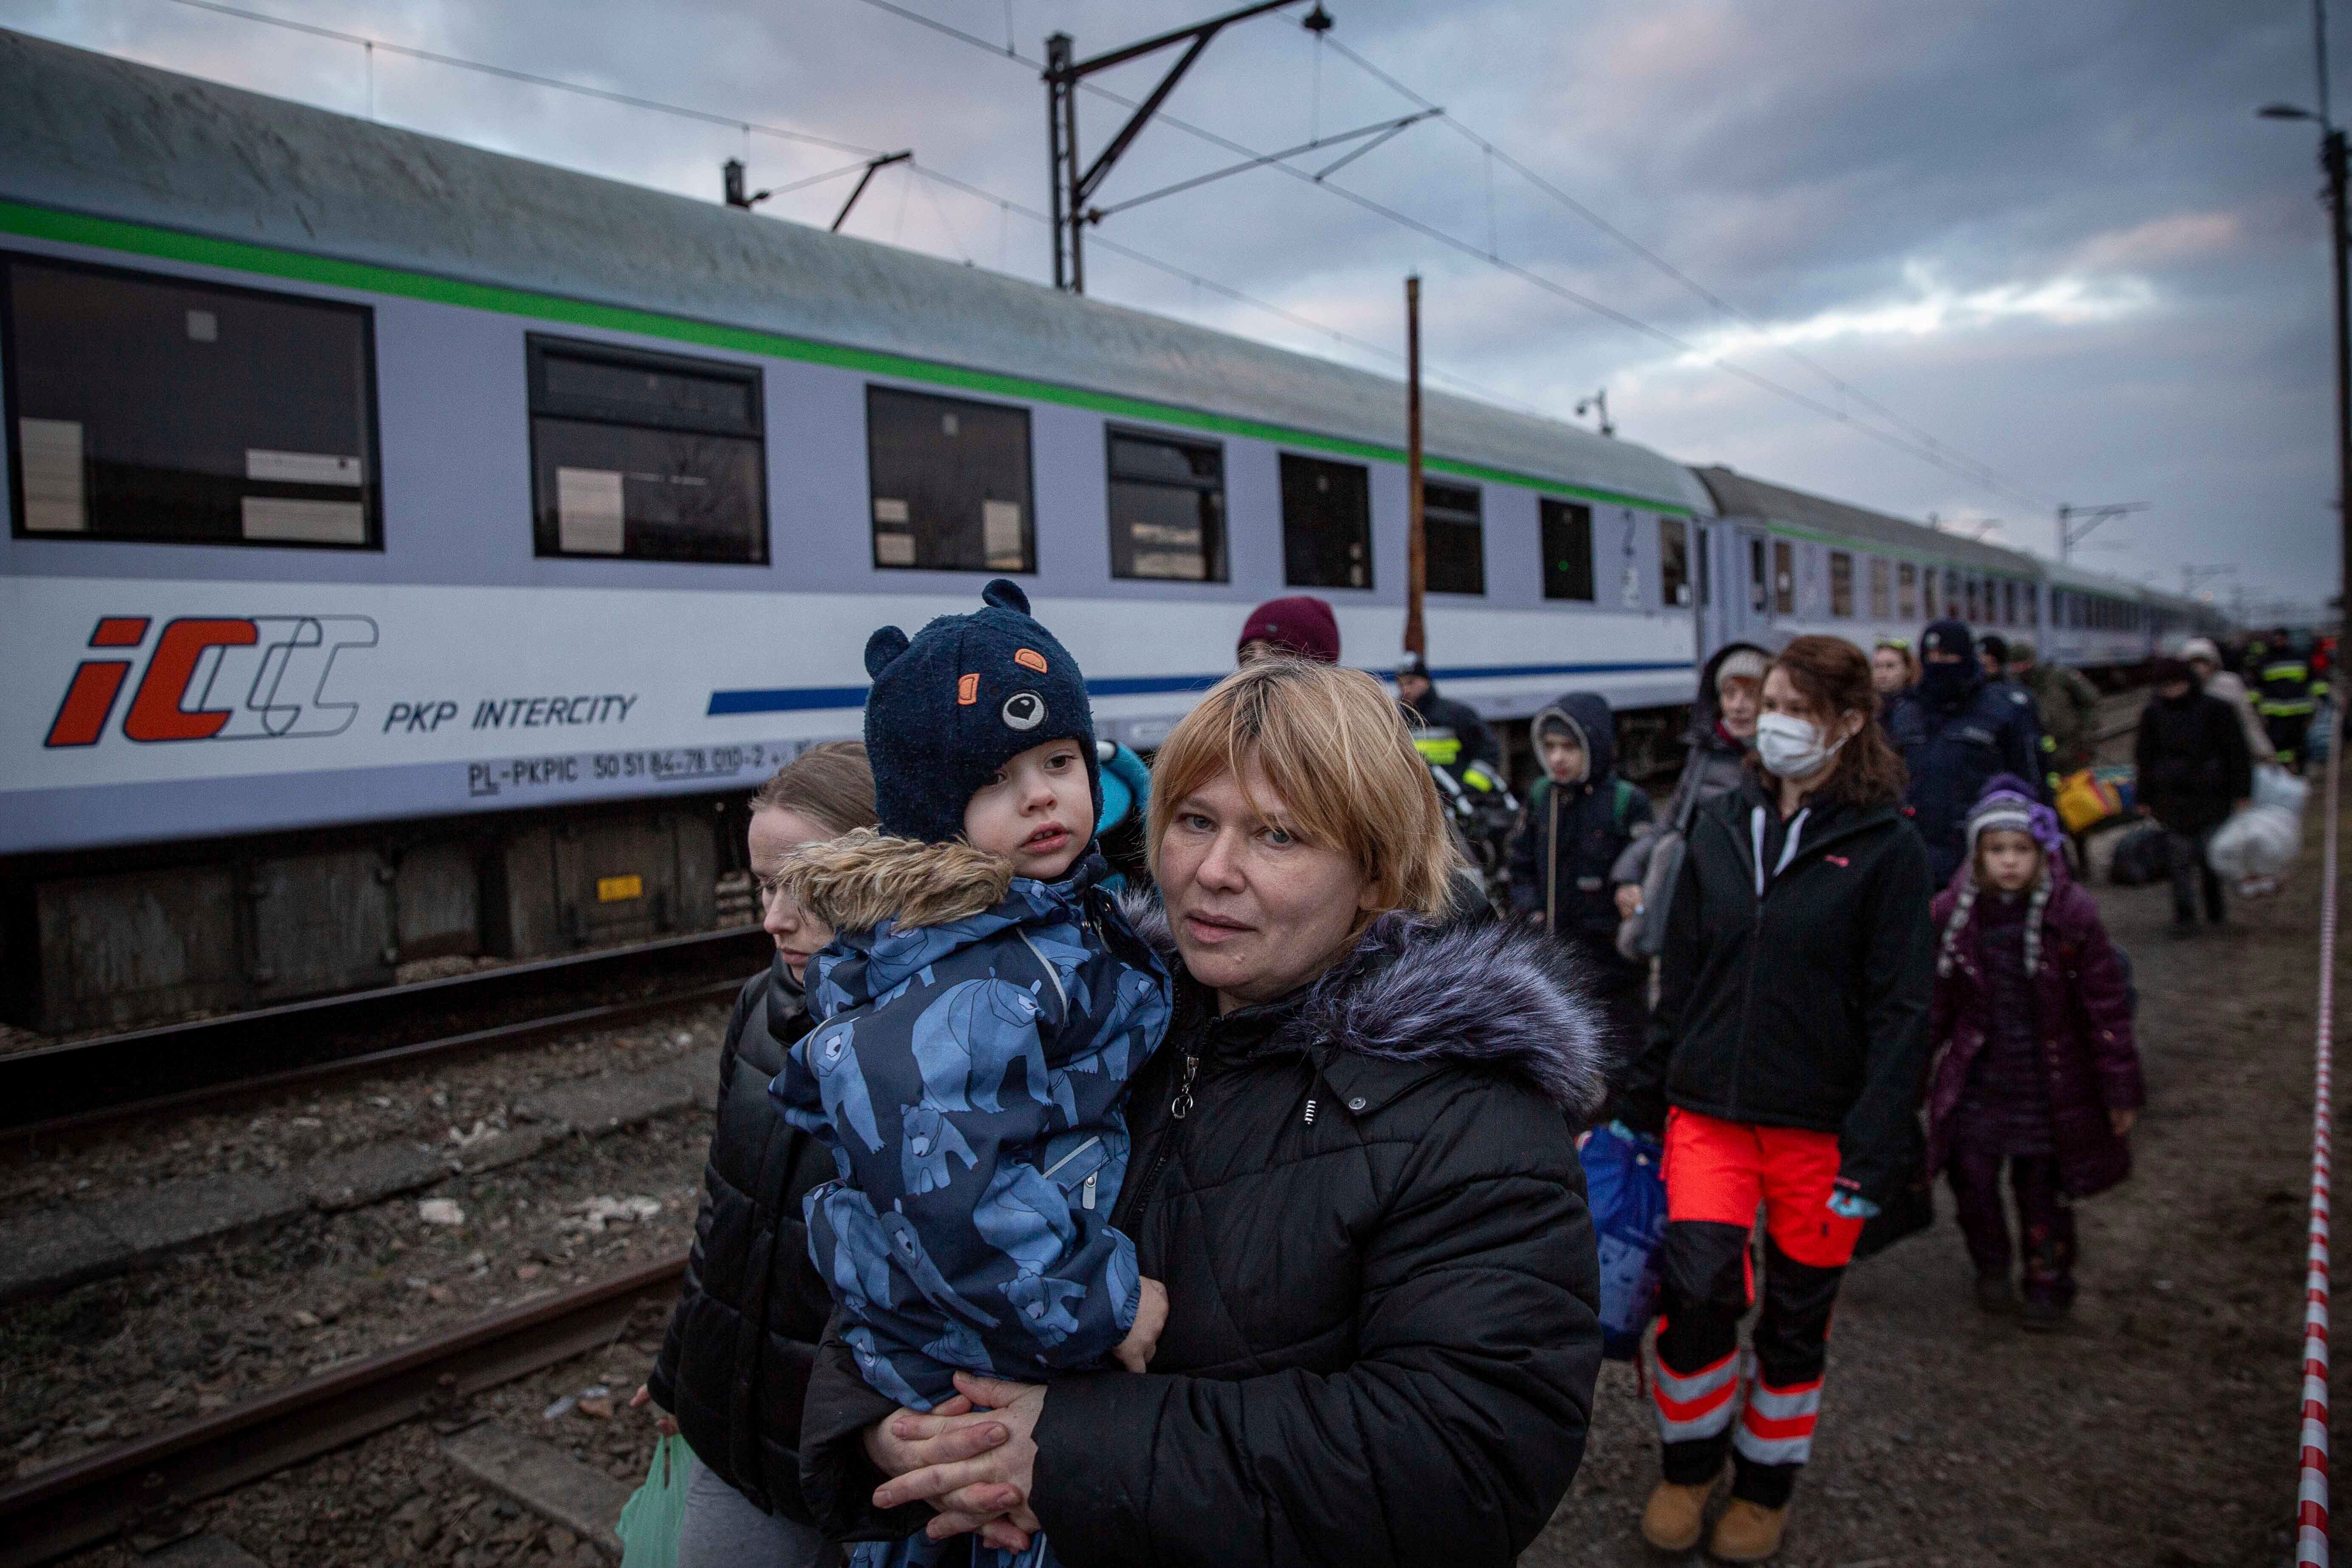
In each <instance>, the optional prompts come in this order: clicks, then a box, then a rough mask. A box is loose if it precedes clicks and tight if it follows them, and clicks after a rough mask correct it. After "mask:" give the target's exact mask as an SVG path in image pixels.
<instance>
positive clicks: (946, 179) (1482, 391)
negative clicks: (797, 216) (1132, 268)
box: [908, 159, 1551, 419]
mask: <svg viewBox="0 0 2352 1568" xmlns="http://www.w3.org/2000/svg"><path fill="white" fill-rule="evenodd" d="M908 167H909V168H911V169H912V170H913V171H914V172H915V173H916V174H920V175H922V176H923V177H924V178H925V179H928V180H933V181H936V182H938V183H939V184H943V185H946V186H949V187H950V188H951V189H954V190H958V191H961V192H963V193H964V194H965V195H971V196H976V197H978V198H980V199H981V200H982V201H988V202H993V203H995V204H996V206H997V208H998V210H999V211H1000V212H1001V213H1003V215H1005V216H1011V215H1012V214H1014V213H1018V214H1020V215H1021V216H1023V217H1025V218H1028V219H1029V220H1031V221H1032V222H1034V223H1041V224H1048V225H1050V224H1051V223H1052V222H1053V221H1054V220H1053V218H1052V216H1050V215H1048V214H1046V213H1043V212H1040V211H1038V210H1037V209H1036V208H1035V207H1033V206H1029V205H1026V204H1024V203H1022V202H1016V201H1014V200H1013V198H1011V197H1010V196H1003V195H998V194H997V193H995V192H994V191H992V190H989V189H988V188H986V187H985V186H982V185H975V184H972V183H971V181H969V180H961V179H958V178H957V177H956V176H955V175H953V174H946V173H943V172H941V171H940V170H938V169H934V168H931V167H930V166H929V165H928V164H926V163H923V162H922V160H920V159H915V160H913V161H912V162H911V163H909V164H908ZM1089 243H1092V244H1095V245H1098V246H1101V247H1103V248H1104V249H1106V250H1108V251H1111V252H1112V253H1113V254H1115V255H1118V256H1122V257H1125V258H1127V259H1128V260H1129V261H1133V262H1136V263H1137V264H1139V265H1140V266H1144V267H1149V268H1151V269H1152V270H1154V271H1156V272H1160V273H1164V274H1166V275H1167V276H1168V277H1171V278H1173V279H1177V280H1179V281H1180V282H1184V283H1189V284H1191V285H1192V287H1193V288H1194V289H1207V290H1209V291H1210V292H1211V293H1213V294H1216V295H1220V296H1222V297H1223V298H1225V299H1228V300H1233V301H1234V303H1236V304H1241V305H1247V306H1248V307H1250V308H1251V309H1252V310H1263V311H1265V313H1266V314H1268V315H1270V316H1276V317H1278V318H1280V319H1281V320H1283V321H1288V322H1290V323H1291V324H1292V325H1293V326H1297V327H1303V328H1305V329H1306V330H1307V331H1311V332H1313V333H1315V334H1316V335H1318V337H1328V338H1330V339H1331V340H1333V341H1334V342H1342V343H1346V344H1348V345H1349V347H1351V348H1357V349H1360V350H1362V351H1363V352H1364V353H1369V354H1373V355H1376V356H1378V357H1379V358H1381V359H1383V360H1389V361H1391V362H1393V363H1397V364H1402V363H1404V362H1405V356H1404V355H1403V354H1402V353H1398V352H1397V351H1396V350H1394V349H1391V348H1389V347H1387V346H1386V345H1384V344H1381V343H1376V342H1372V341H1371V340H1370V339H1369V338H1360V337H1358V336H1357V335H1356V334H1355V333H1353V332H1349V331H1342V330H1340V329H1339V328H1338V327H1334V326H1331V325H1328V323H1326V322H1322V321H1317V320H1315V318H1314V317H1312V316H1308V315H1304V314H1302V313H1300V312H1299V311H1297V310H1291V309H1289V308H1288V307H1287V306H1283V305H1277V304H1275V303H1274V302H1273V301H1272V300H1261V299H1259V298H1258V297H1257V296H1256V295H1254V294H1250V293H1247V292H1244V290H1242V289H1236V288H1234V286H1233V285H1232V284H1230V283H1221V282H1219V281H1217V280H1216V279H1213V278H1207V277H1203V276H1202V275H1201V274H1200V273H1197V272H1193V271H1191V270H1189V269H1188V268H1182V267H1180V266H1178V265H1177V264H1176V263H1174V262H1172V261H1166V260H1162V259H1161V258H1159V257H1156V256H1153V255H1151V254H1150V253H1149V252H1146V251H1142V250H1139V249H1137V248H1136V247H1133V246H1131V245H1123V244H1121V243H1120V242H1118V240H1115V239H1107V238H1104V237H1101V236H1099V235H1097V236H1096V237H1094V239H1093V240H1091V241H1090V242H1089ZM1422 373H1423V374H1424V375H1426V376H1428V377H1429V378H1430V379H1431V380H1433V381H1444V382H1446V383H1448V384H1452V385H1454V386H1457V387H1460V388H1461V389H1462V390H1463V391H1465V392H1467V393H1471V394H1474V395H1476V396H1479V397H1483V398H1486V399H1487V400H1489V401H1491V402H1494V403H1497V404H1501V405H1504V406H1506V407H1509V408H1512V409H1515V410H1517V412H1519V413H1521V414H1526V415H1528V416H1532V417H1535V418H1538V419H1549V418H1550V417H1551V416H1550V415H1549V414H1548V413H1546V412H1545V411H1544V410H1543V409H1541V408H1538V407H1537V406H1536V405H1533V404H1531V403H1528V402H1526V401H1524V400H1522V399H1519V398H1516V397H1513V396H1512V395H1510V394H1509V393H1507V392H1500V391H1497V390H1496V389H1495V388H1494V387H1491V386H1486V385H1484V384H1480V383H1478V382H1475V381H1472V380H1471V379H1469V378H1468V377H1467V376H1463V375H1456V374H1453V373H1451V372H1448V371H1443V370H1438V369H1434V368H1433V367H1432V366H1430V365H1429V364H1428V363H1426V362H1425V361H1424V363H1423V365H1422Z"/></svg>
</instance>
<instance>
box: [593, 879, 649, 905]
mask: <svg viewBox="0 0 2352 1568" xmlns="http://www.w3.org/2000/svg"><path fill="white" fill-rule="evenodd" d="M645 896H646V879H644V878H643V877H637V876H628V877H599V878H597V879H596V901H597V902H598V903H600V904H617V903H621V902H623V901H624V900H629V899H642V898H644V897H645Z"/></svg>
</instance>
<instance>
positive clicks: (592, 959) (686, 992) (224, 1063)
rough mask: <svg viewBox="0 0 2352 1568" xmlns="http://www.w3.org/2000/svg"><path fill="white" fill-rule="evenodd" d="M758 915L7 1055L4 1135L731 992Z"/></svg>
mask: <svg viewBox="0 0 2352 1568" xmlns="http://www.w3.org/2000/svg"><path fill="white" fill-rule="evenodd" d="M772 951H773V950H772V946H771V944H770V942H769V939H768V937H767V935H766V934H765V933H764V932H762V931H761V930H760V929H759V928H758V927H756V926H747V927H740V928H737V929H734V930H730V931H709V932H698V933H696V934H694V935H692V936H682V937H670V938H666V939H664V940H662V941H660V942H646V943H643V944H640V945H638V946H635V947H625V948H615V949H613V950H610V951H607V952H587V953H578V954H574V955H572V956H570V957H566V958H556V959H548V960H545V961H542V962H540V963H518V964H513V965H509V966H508V967H506V968H502V969H492V970H485V971H483V972H481V973H476V974H462V975H457V976H453V977H451V978H448V979H445V980H428V981H422V982H419V983H417V984H413V985H395V986H386V987H384V988H383V989H382V990H376V991H362V992H356V993H352V994H348V995H341V996H327V997H320V998H319V999H318V1000H316V1001H310V1002H297V1003H290V1004H289V1005H285V1006H281V1007H269V1008H264V1009H261V1010H258V1011H256V1012H250V1013H236V1014H231V1015H229V1016H225V1017H219V1018H200V1019H195V1020H193V1021H191V1022H188V1023H184V1024H170V1025H165V1026H161V1027H158V1028H152V1029H140V1030H135V1031H132V1032H130V1033H126V1034H121V1035H106V1036H100V1037H95V1038H92V1039H87V1040H71V1041H64V1042H60V1043H58V1044H57V1045H53V1046H42V1047H35V1048H34V1049H32V1050H27V1051H18V1052H16V1053H14V1054H11V1055H8V1056H5V1057H0V1133H13V1134H17V1135H20V1136H39V1135H47V1134H53V1133H61V1132H66V1131H73V1130H76V1129H79V1128H85V1127H89V1126H93V1125H96V1124H98V1123H100V1122H109V1121H121V1120H123V1119H126V1118H130V1117H134V1116H140V1115H145V1114H149V1113H152V1112H155V1111H161V1110H181V1109H184V1108H186V1107H189V1106H193V1105H197V1104H202V1103H205V1102H208V1101H212V1100H222V1099H226V1098H229V1097H232V1096H240V1095H247V1094H253V1093H266V1092H271V1091H275V1090H278V1089H287V1088H291V1087H294V1086H298V1085H301V1086H307V1085H310V1084H312V1083H316V1082H319V1081H321V1080H323V1079H329V1078H332V1077H338V1076H342V1075H345V1074H350V1073H355V1072H370V1071H376V1070H380V1069H382V1068H386V1067H392V1066H397V1065H400V1064H403V1063H406V1062H413V1061H418V1060H423V1059H425V1058H449V1057H455V1056H459V1055H463V1054H465V1053H467V1052H470V1051H481V1050H488V1049H494V1048H500V1047H511V1046H516V1045H523V1044H528V1043H530V1042H531V1041H534V1040H541V1039H545V1038H547V1037H550V1036H552V1035H557V1034H562V1033H567V1032H570V1031H573V1030H578V1029H583V1028H593V1027H604V1026H616V1025H622V1024H627V1023H632V1022H635V1021H636V1020H639V1019H642V1018H646V1017H653V1016H659V1015H661V1014H663V1013H667V1012H669V1011H671V1010H673V1009H676V1008H678V1007H681V1006H688V1005H695V1004H698V1003H705V1002H710V1001H723V1000H725V999H726V998H728V997H730V996H731V995H732V994H734V992H735V989H736V988H737V987H738V986H740V984H742V981H743V977H744V976H745V975H747V974H749V973H752V972H753V971H754V970H756V969H758V968H760V967H761V965H763V964H765V963H767V962H768V960H769V957H770V955H771V954H772Z"/></svg>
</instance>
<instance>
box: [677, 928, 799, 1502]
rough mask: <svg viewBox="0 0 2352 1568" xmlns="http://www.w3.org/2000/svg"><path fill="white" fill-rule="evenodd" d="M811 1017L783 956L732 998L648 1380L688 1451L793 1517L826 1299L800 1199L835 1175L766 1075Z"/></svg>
mask: <svg viewBox="0 0 2352 1568" xmlns="http://www.w3.org/2000/svg"><path fill="white" fill-rule="evenodd" d="M809 1025H810V1019H809V1016H808V1013H807V1010H806V1009H805V1008H804V1007H803V1005H801V991H800V987H799V986H797V985H795V984H793V982H792V979H791V977H790V976H789V975H787V974H786V973H784V967H783V963H782V960H781V959H780V960H778V961H777V962H776V963H774V965H773V966H772V967H771V968H770V969H769V971H768V973H765V974H761V975H755V976H753V977H752V978H751V980H750V981H748V982H746V983H745V984H744V986H743V990H742V994H740V995H739V996H738V997H737V998H736V999H735V1013H734V1016H732V1017H730V1019H729V1020H728V1021H727V1043H726V1045H725V1046H724V1047H722V1048H721V1049H720V1051H719V1122H718V1126H717V1127H716V1128H715V1129H714V1130H713V1131H712V1132H711V1135H710V1154H709V1161H708V1163H706V1164H705V1165H704V1167H703V1173H702V1187H703V1191H702V1208H701V1212H699V1213H698V1214H697V1215H695V1220H694V1249H693V1251H692V1253H691V1254H690V1255H689V1256H688V1258H687V1265H686V1283H685V1285H684V1287H683V1288H682V1289H680V1291H679V1294H678V1301H677V1308H676V1309H675V1310H672V1311H671V1313H670V1318H669V1332H668V1334H667V1337H666V1338H665V1339H664V1340H663V1342H662V1349H661V1356H660V1358H659V1359H658V1360H657V1361H656V1362H655V1363H654V1371H653V1375H652V1376H651V1377H649V1378H648V1379H646V1385H647V1386H648V1387H649V1388H650V1389H651V1390H652V1391H653V1396H654V1399H655V1401H656V1403H657V1404H659V1405H661V1406H662V1408H663V1409H665V1410H667V1411H669V1412H670V1413H671V1414H673V1415H676V1416H677V1426H678V1432H679V1435H680V1436H684V1437H685V1438H686V1441H687V1446H688V1447H690V1448H692V1449H693V1450H694V1455H695V1458H698V1459H700V1460H701V1461H702V1463H703V1464H704V1465H705V1466H706V1467H707V1468H709V1469H710V1470H711V1471H713V1472H714V1473H716V1474H717V1475H718V1477H719V1479H721V1480H723V1481H725V1482H726V1483H727V1484H728V1485H730V1486H731V1487H733V1488H734V1489H736V1490H737V1491H739V1492H741V1493H742V1494H743V1495H744V1496H745V1497H747V1498H749V1499H751V1501H753V1502H754V1503H757V1504H758V1505H759V1506H760V1507H761V1508H762V1509H764V1510H767V1511H768V1512H770V1513H778V1512H781V1513H782V1514H783V1515H785V1516H786V1517H787V1518H790V1519H794V1520H798V1521H801V1522H803V1523H806V1522H808V1513H807V1510H806V1508H805V1506H804V1505H803V1503H802V1501H801V1485H800V1455H799V1452H798V1449H799V1443H800V1419H801V1400H802V1396H803V1394H805V1393H806V1392H807V1389H808V1373H809V1368H810V1366H811V1365H812V1364H814V1361H815V1358H816V1343H817V1342H818V1341H819V1340H821V1339H822V1338H824V1324H825V1319H826V1318H827V1317H828V1316H829V1315H830V1314H831V1313H832V1310H833V1300H832V1298H831V1297H830V1296H828V1295H827V1294H826V1292H825V1288H824V1280H823V1279H821V1278H819V1277H818V1274H817V1271H816V1268H815V1266H814V1264H812V1263H811V1262H810V1261H809V1249H808V1230H807V1227H806V1226H803V1224H802V1222H801V1199H802V1198H803V1196H805V1195H806V1194H807V1193H808V1192H809V1190H810V1189H811V1188H812V1187H814V1186H816V1185H817V1184H819V1183H822V1182H829V1181H831V1180H832V1179H833V1175H834V1170H833V1158H832V1156H831V1155H830V1154H828V1153H827V1152H825V1150H824V1146H823V1145H822V1144H820V1143H818V1142H816V1140H815V1139H814V1138H811V1137H810V1136H809V1135H808V1134H807V1133H805V1132H803V1131H799V1130H798V1129H796V1128H794V1127H792V1126H790V1125H788V1124H787V1123H786V1122H785V1121H784V1119H783V1115H782V1112H781V1111H779V1110H777V1109H776V1107H775V1104H774V1102H773V1101H772V1100H770V1099H769V1098H768V1080H769V1079H772V1078H774V1077H775V1076H776V1075H777V1074H778V1073H780V1072H782V1071H783V1068H784V1053H785V1051H786V1050H788V1049H790V1048H791V1047H792V1044H793V1041H795V1040H797V1039H799V1038H800V1037H802V1036H803V1035H805V1034H807V1033H808V1031H809Z"/></svg>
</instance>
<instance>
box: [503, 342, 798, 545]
mask: <svg viewBox="0 0 2352 1568" xmlns="http://www.w3.org/2000/svg"><path fill="white" fill-rule="evenodd" d="M528 343H529V346H528V349H527V353H529V356H530V483H531V513H532V518H533V522H532V547H533V549H534V550H535V552H537V553H539V554H541V555H608V556H626V557H629V558H632V559H635V560H639V561H708V562H720V563H734V564H739V565H760V564H762V563H765V562H766V561H767V559H768V486H767V461H766V458H765V456H764V453H763V449H762V442H761V428H762V427H761V411H760V373H759V371H758V370H756V369H754V368H753V367H751V366H749V365H735V364H727V363H722V362H718V361H712V360H701V359H683V358H680V357H678V356H677V355H675V354H655V353H640V352H639V351H637V350H635V349H616V348H612V347H609V346H607V345H605V344H603V343H583V342H572V341H571V340H569V339H565V338H549V337H541V336H540V335H538V334H537V333H533V334H531V336H530V339H529V340H528Z"/></svg>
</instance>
